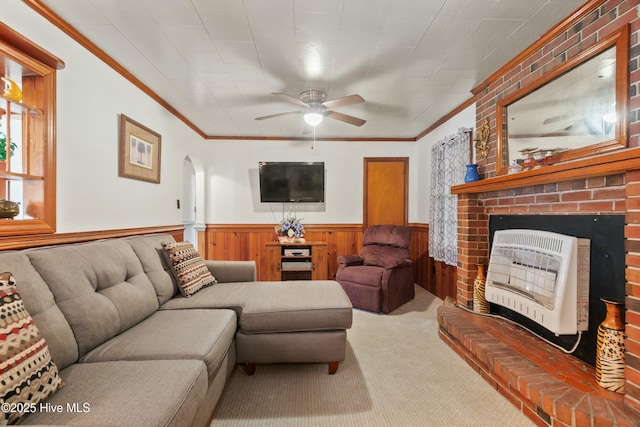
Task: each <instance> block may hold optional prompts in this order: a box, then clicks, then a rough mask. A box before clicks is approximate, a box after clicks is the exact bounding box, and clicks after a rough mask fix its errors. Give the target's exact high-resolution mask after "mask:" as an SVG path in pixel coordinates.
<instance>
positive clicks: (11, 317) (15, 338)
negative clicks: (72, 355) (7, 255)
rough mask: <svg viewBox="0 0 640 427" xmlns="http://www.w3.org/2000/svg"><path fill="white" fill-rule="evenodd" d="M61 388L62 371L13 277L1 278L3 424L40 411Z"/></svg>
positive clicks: (0, 413)
mask: <svg viewBox="0 0 640 427" xmlns="http://www.w3.org/2000/svg"><path fill="white" fill-rule="evenodd" d="M61 386H62V379H61V378H60V376H59V375H58V367H57V366H56V365H55V364H54V363H53V360H51V355H50V354H49V348H48V347H47V343H46V342H45V340H44V338H43V337H42V335H40V332H39V331H38V328H37V327H36V325H35V323H33V319H32V318H31V315H30V314H29V313H28V312H27V310H26V309H25V308H24V304H23V302H22V299H21V298H20V294H18V290H17V289H16V286H15V280H14V278H13V276H12V275H11V273H2V274H0V393H1V394H0V404H3V405H2V409H3V410H2V411H0V424H7V423H9V424H11V423H14V422H15V421H16V420H18V419H19V418H20V417H22V416H23V415H25V414H26V413H29V412H33V411H34V410H37V408H38V404H39V402H42V401H43V400H45V399H46V398H47V397H49V396H51V395H52V394H53V393H55V392H56V390H58V389H59V388H60V387H61ZM5 404H8V405H5ZM5 407H6V408H5ZM5 409H7V410H5Z"/></svg>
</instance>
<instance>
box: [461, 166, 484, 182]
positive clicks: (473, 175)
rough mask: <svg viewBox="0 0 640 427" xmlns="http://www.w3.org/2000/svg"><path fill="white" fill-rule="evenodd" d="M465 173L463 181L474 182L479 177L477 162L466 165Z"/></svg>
mask: <svg viewBox="0 0 640 427" xmlns="http://www.w3.org/2000/svg"><path fill="white" fill-rule="evenodd" d="M466 167H467V173H466V174H465V175H464V182H474V181H477V180H479V179H480V175H478V164H477V163H472V164H470V165H467V166H466Z"/></svg>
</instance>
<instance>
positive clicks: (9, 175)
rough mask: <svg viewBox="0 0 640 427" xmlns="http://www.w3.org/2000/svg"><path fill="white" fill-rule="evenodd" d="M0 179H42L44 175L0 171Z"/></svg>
mask: <svg viewBox="0 0 640 427" xmlns="http://www.w3.org/2000/svg"><path fill="white" fill-rule="evenodd" d="M0 179H10V180H13V181H42V180H43V179H44V177H42V176H37V175H27V174H24V173H17V172H7V171H0Z"/></svg>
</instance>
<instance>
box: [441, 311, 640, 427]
mask: <svg viewBox="0 0 640 427" xmlns="http://www.w3.org/2000/svg"><path fill="white" fill-rule="evenodd" d="M438 324H439V326H440V330H439V333H440V338H441V339H442V340H443V341H444V342H446V343H447V344H448V345H449V346H451V347H452V348H453V349H454V350H455V351H456V353H458V354H459V355H460V357H462V358H463V359H464V360H465V361H466V362H467V363H468V364H469V365H470V366H471V367H472V368H473V369H474V370H475V371H476V372H478V373H479V374H480V375H482V377H483V378H484V379H485V380H486V381H487V382H488V383H489V384H491V386H492V387H494V388H495V389H496V390H498V391H499V392H500V393H501V394H502V395H503V396H505V397H506V398H507V399H509V401H511V402H512V403H513V404H514V405H516V406H517V407H518V408H519V409H520V410H521V411H522V412H523V413H524V414H526V415H527V416H528V417H529V418H531V419H532V420H534V421H535V422H536V423H537V424H538V425H540V426H547V425H553V426H579V427H583V426H599V427H600V426H601V427H607V426H612V427H613V426H617V427H623V426H629V427H631V426H639V425H640V414H639V413H637V412H635V411H634V410H633V409H631V408H630V407H629V406H627V405H625V404H624V396H623V395H621V394H618V393H614V392H610V391H607V390H605V389H603V388H601V387H600V386H598V384H597V383H596V381H595V372H594V369H593V368H592V367H591V366H589V365H587V364H585V363H583V362H582V361H580V360H578V359H576V358H575V357H573V356H571V355H568V354H566V353H564V352H562V351H561V350H559V349H557V348H555V347H552V346H550V345H548V344H546V343H544V342H543V341H542V340H541V339H539V338H538V337H536V336H534V335H533V334H531V333H529V332H528V331H526V330H524V329H522V328H520V327H518V326H515V325H512V324H510V323H509V322H507V321H505V320H503V319H498V318H495V317H487V316H482V315H479V314H475V313H471V312H469V311H466V310H463V309H461V308H459V307H456V306H454V305H443V306H441V307H439V308H438Z"/></svg>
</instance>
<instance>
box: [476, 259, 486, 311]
mask: <svg viewBox="0 0 640 427" xmlns="http://www.w3.org/2000/svg"><path fill="white" fill-rule="evenodd" d="M477 268H478V272H477V273H476V278H475V280H474V281H473V311H475V312H477V313H488V312H489V303H488V302H487V300H486V299H485V297H484V286H485V284H486V276H485V273H484V265H482V264H478V265H477Z"/></svg>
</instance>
